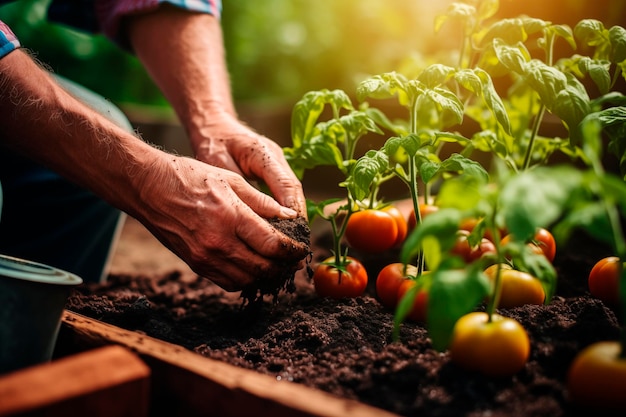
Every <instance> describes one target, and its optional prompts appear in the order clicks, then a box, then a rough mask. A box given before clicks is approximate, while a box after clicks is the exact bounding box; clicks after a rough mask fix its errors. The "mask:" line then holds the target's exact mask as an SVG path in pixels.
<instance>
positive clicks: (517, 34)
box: [479, 17, 549, 47]
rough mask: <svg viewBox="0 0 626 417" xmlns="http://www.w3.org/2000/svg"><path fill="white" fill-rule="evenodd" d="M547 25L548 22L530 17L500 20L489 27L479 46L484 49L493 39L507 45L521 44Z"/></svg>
mask: <svg viewBox="0 0 626 417" xmlns="http://www.w3.org/2000/svg"><path fill="white" fill-rule="evenodd" d="M548 25H549V23H548V22H545V21H543V20H541V19H535V18H531V17H517V18H510V19H500V20H497V21H496V22H495V23H494V24H493V25H491V26H490V27H489V29H488V30H487V32H486V33H485V35H484V36H483V37H482V39H481V41H480V43H479V46H480V47H484V46H486V45H487V44H489V43H491V42H492V41H493V40H494V39H500V40H501V41H504V42H505V43H507V44H509V45H514V44H516V43H523V42H525V41H526V40H527V39H528V36H529V35H533V34H535V33H538V32H540V31H542V30H543V29H544V28H546V27H547V26H548Z"/></svg>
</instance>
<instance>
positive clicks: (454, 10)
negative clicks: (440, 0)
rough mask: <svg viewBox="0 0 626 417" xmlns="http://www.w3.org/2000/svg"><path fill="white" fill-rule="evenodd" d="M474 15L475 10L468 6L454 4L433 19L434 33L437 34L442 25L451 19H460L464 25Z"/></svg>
mask: <svg viewBox="0 0 626 417" xmlns="http://www.w3.org/2000/svg"><path fill="white" fill-rule="evenodd" d="M475 15H476V8H475V7H474V6H471V5H469V4H464V3H459V2H455V3H452V4H451V5H449V6H448V9H447V10H446V13H445V14H442V15H438V16H437V17H436V18H435V33H437V32H439V30H440V29H441V27H442V26H443V24H444V23H445V22H446V21H447V20H449V19H451V18H454V19H460V20H461V21H462V22H463V23H466V22H467V21H469V20H470V19H472V18H474V16H475Z"/></svg>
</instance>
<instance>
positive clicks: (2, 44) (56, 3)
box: [0, 0, 222, 58]
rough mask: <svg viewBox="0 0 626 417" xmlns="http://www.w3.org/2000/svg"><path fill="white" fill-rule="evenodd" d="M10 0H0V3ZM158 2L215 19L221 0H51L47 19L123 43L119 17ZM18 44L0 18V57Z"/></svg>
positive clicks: (153, 7)
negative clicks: (209, 15) (208, 15)
mask: <svg viewBox="0 0 626 417" xmlns="http://www.w3.org/2000/svg"><path fill="white" fill-rule="evenodd" d="M10 1H13V0H0V5H1V4H3V3H9V2H10ZM160 3H170V4H172V5H175V6H178V7H181V8H184V9H187V10H192V11H195V12H200V13H209V14H212V15H214V16H216V17H218V18H219V16H220V13H221V10H222V2H221V0H52V3H51V4H50V7H49V8H48V17H49V18H50V20H52V21H55V22H58V23H63V24H66V25H69V26H72V27H74V28H76V29H80V30H83V31H88V32H92V33H98V32H101V33H103V34H104V35H106V36H107V37H109V38H110V39H112V40H114V41H115V42H117V43H119V44H121V45H124V46H127V42H126V39H124V38H123V36H122V34H121V33H120V31H119V23H120V20H121V19H122V18H123V17H124V16H126V15H128V14H134V13H141V12H146V11H150V10H154V9H156V8H157V7H158V6H159V4H160ZM19 47H20V43H19V40H18V39H17V37H16V36H15V34H14V33H13V32H12V31H11V29H10V28H9V27H8V26H7V25H6V24H4V23H3V22H2V21H0V58H2V57H3V56H5V55H6V54H8V53H9V52H11V51H13V50H14V49H16V48H19Z"/></svg>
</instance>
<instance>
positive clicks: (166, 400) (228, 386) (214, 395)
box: [59, 311, 397, 417]
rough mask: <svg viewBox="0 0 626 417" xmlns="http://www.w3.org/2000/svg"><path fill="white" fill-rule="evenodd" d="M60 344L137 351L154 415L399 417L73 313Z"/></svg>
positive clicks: (65, 323)
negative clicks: (145, 369)
mask: <svg viewBox="0 0 626 417" xmlns="http://www.w3.org/2000/svg"><path fill="white" fill-rule="evenodd" d="M59 339H60V341H59V344H60V345H61V346H64V347H65V349H66V348H67V346H72V347H73V348H75V349H90V348H94V347H96V346H102V345H112V344H116V345H121V346H124V347H126V348H128V349H130V350H132V351H134V352H136V353H137V354H138V355H139V356H140V357H141V358H142V359H143V360H144V361H145V362H146V363H147V364H148V366H150V368H151V371H152V385H151V388H152V390H151V392H152V394H151V407H152V410H153V412H154V413H156V414H154V415H171V416H186V417H192V416H220V417H231V416H249V415H258V416H272V417H281V416H285V417H287V416H288V417H299V416H303V417H304V416H307V417H322V416H324V417H393V416H396V415H395V414H391V413H388V412H386V411H383V410H380V409H378V408H374V407H371V406H368V405H365V404H363V403H360V402H358V401H353V400H346V399H343V398H339V397H336V396H333V395H331V394H328V393H326V392H323V391H320V390H315V389H311V388H308V387H305V386H303V385H299V384H296V383H292V382H287V381H277V380H276V379H275V378H273V377H271V376H269V375H263V374H260V373H257V372H254V371H251V370H246V369H242V368H238V367H235V366H232V365H229V364H226V363H223V362H219V361H216V360H213V359H209V358H205V357H203V356H201V355H199V354H197V353H194V352H192V351H189V350H187V349H185V348H183V347H181V346H178V345H174V344H171V343H167V342H164V341H161V340H158V339H154V338H151V337H148V336H145V335H143V334H140V333H137V332H132V331H127V330H124V329H121V328H119V327H116V326H112V325H109V324H106V323H102V322H100V321H98V320H94V319H90V318H87V317H85V316H82V315H80V314H76V313H73V312H70V311H66V312H65V313H64V315H63V323H62V327H61V333H60V334H59ZM396 417H397V416H396Z"/></svg>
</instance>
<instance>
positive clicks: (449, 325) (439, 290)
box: [427, 268, 490, 351]
mask: <svg viewBox="0 0 626 417" xmlns="http://www.w3.org/2000/svg"><path fill="white" fill-rule="evenodd" d="M429 275H432V282H431V286H430V289H429V291H428V314H427V317H428V333H429V335H430V338H431V340H432V343H433V347H434V348H435V349H437V350H439V351H443V350H445V349H446V348H447V347H448V345H449V343H450V339H451V336H452V330H453V329H454V325H455V323H456V322H457V320H458V319H459V318H461V316H463V315H465V314H467V313H470V312H471V311H473V310H474V309H475V308H476V306H477V305H478V304H479V303H480V302H481V301H482V300H484V299H485V297H486V296H487V295H488V294H489V290H490V284H489V280H488V278H487V277H486V276H485V275H484V274H483V273H482V271H481V270H480V269H478V268H469V269H452V270H441V269H438V270H436V271H434V272H432V273H431V274H429Z"/></svg>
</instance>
